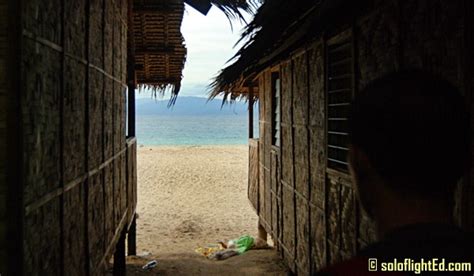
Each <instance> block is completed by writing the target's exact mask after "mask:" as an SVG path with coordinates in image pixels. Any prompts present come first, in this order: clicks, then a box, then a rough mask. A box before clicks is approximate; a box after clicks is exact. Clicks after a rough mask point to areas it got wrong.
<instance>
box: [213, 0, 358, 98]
mask: <svg viewBox="0 0 474 276" xmlns="http://www.w3.org/2000/svg"><path fill="white" fill-rule="evenodd" d="M354 2H359V1H352V0H347V1H345V0H319V1H316V0H300V1H298V4H297V5H296V4H295V2H292V1H286V0H271V1H270V0H268V1H266V2H265V3H264V4H263V5H262V6H261V7H260V8H259V9H258V11H257V13H256V15H255V17H254V19H253V21H252V22H250V24H249V25H248V26H247V27H246V29H245V31H244V33H243V35H242V38H241V40H245V39H248V41H247V42H246V43H245V44H244V45H243V46H242V48H241V49H240V50H239V51H238V52H237V54H236V55H235V56H234V57H233V58H232V59H231V61H232V60H233V61H234V62H233V63H232V64H230V65H229V66H227V67H226V68H224V69H223V70H221V71H220V72H219V74H218V76H217V77H216V78H215V79H214V82H213V83H212V84H211V93H210V95H209V97H210V98H214V97H217V96H219V95H223V96H224V101H226V100H230V101H232V100H235V99H239V98H246V97H247V96H248V95H247V94H245V93H242V88H243V87H245V83H246V82H248V81H249V80H251V79H252V78H253V77H254V76H255V75H257V74H258V73H259V72H261V71H262V70H264V69H265V68H267V67H268V66H270V65H272V64H273V63H275V62H276V61H278V60H281V59H284V58H286V57H287V56H288V55H289V54H290V53H291V52H292V51H293V50H295V49H297V48H300V47H304V45H305V44H308V43H309V42H310V41H312V40H313V39H314V37H316V36H317V35H318V34H320V33H321V31H322V30H324V29H325V28H326V27H327V26H329V25H330V24H331V23H332V22H335V21H336V20H351V18H352V17H351V14H353V13H355V12H357V11H358V10H360V9H361V8H363V5H361V4H360V2H359V3H357V4H358V6H356V4H355V3H354ZM361 2H364V1H361ZM342 5H345V7H344V9H341V6H342Z"/></svg>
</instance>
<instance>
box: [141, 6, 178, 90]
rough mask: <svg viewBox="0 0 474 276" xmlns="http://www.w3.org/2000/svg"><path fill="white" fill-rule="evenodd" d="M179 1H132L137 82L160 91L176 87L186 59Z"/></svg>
mask: <svg viewBox="0 0 474 276" xmlns="http://www.w3.org/2000/svg"><path fill="white" fill-rule="evenodd" d="M183 13H184V3H183V2H182V1H174V0H166V1H161V2H158V3H157V2H156V1H149V0H135V1H134V16H133V32H134V40H135V47H136V49H137V51H136V52H135V62H136V74H137V82H138V83H139V84H147V85H151V86H156V87H158V88H162V87H163V86H165V85H173V86H175V87H179V86H180V82H181V78H182V70H183V68H184V62H185V59H186V48H185V47H184V38H183V37H182V35H181V31H180V28H181V21H182V18H183Z"/></svg>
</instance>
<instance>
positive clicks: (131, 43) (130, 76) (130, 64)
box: [127, 0, 137, 137]
mask: <svg viewBox="0 0 474 276" xmlns="http://www.w3.org/2000/svg"><path fill="white" fill-rule="evenodd" d="M127 42H128V43H127V46H128V51H127V55H128V56H127V85H128V135H127V136H128V137H135V135H136V131H135V88H136V83H137V82H136V75H135V40H134V33H133V0H128V41H127Z"/></svg>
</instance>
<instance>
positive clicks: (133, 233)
mask: <svg viewBox="0 0 474 276" xmlns="http://www.w3.org/2000/svg"><path fill="white" fill-rule="evenodd" d="M127 245H128V256H135V255H137V215H136V214H135V215H133V219H132V224H131V225H130V229H129V230H128V235H127Z"/></svg>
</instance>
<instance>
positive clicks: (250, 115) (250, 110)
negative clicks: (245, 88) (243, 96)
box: [249, 85, 253, 139]
mask: <svg viewBox="0 0 474 276" xmlns="http://www.w3.org/2000/svg"><path fill="white" fill-rule="evenodd" d="M252 138H253V85H250V87H249V139H252Z"/></svg>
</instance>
